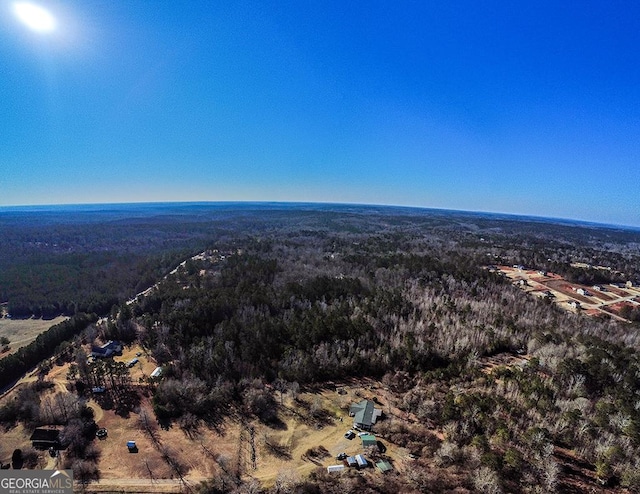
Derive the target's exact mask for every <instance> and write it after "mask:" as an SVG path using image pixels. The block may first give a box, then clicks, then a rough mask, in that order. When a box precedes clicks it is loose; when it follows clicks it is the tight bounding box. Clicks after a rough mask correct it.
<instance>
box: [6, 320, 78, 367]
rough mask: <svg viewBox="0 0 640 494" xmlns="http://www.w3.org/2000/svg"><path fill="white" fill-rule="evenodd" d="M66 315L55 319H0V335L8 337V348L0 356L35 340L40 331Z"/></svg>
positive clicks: (58, 321) (59, 321)
mask: <svg viewBox="0 0 640 494" xmlns="http://www.w3.org/2000/svg"><path fill="white" fill-rule="evenodd" d="M67 319H68V318H67V317H62V316H60V317H56V318H55V319H9V318H6V317H3V318H1V319H0V336H6V337H7V338H9V341H10V342H11V343H9V347H10V350H9V351H8V352H5V353H3V354H0V358H2V357H4V356H6V355H10V354H11V353H13V352H15V351H17V350H18V349H19V348H20V347H23V346H26V345H28V344H29V343H31V342H32V341H33V340H35V339H36V338H37V337H38V335H39V334H40V333H43V332H44V331H46V330H47V329H49V328H50V327H51V326H54V325H56V324H59V323H61V322H62V321H66V320H67Z"/></svg>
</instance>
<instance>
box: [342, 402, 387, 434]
mask: <svg viewBox="0 0 640 494" xmlns="http://www.w3.org/2000/svg"><path fill="white" fill-rule="evenodd" d="M349 415H350V416H352V417H353V426H354V427H358V428H360V429H364V430H366V431H369V430H371V427H373V425H374V424H375V423H376V421H377V420H378V418H380V416H381V415H382V410H381V409H380V408H376V407H375V403H374V402H373V401H371V400H362V401H361V402H359V403H354V404H353V405H351V408H350V409H349Z"/></svg>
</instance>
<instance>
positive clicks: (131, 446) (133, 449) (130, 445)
mask: <svg viewBox="0 0 640 494" xmlns="http://www.w3.org/2000/svg"><path fill="white" fill-rule="evenodd" d="M127 448H128V449H129V453H135V452H137V451H138V446H136V442H135V441H127Z"/></svg>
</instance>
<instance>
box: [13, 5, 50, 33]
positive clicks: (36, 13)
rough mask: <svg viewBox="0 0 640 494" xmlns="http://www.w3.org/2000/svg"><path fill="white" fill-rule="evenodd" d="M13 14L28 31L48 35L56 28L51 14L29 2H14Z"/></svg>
mask: <svg viewBox="0 0 640 494" xmlns="http://www.w3.org/2000/svg"><path fill="white" fill-rule="evenodd" d="M13 12H14V13H15V15H16V17H17V18H18V19H19V20H20V21H21V22H22V23H23V24H24V25H26V26H27V27H28V28H29V29H32V30H33V31H36V32H39V33H48V32H51V31H53V30H54V29H55V28H56V20H55V18H54V17H53V15H51V12H49V11H48V10H46V9H44V8H43V7H40V6H39V5H35V4H33V3H30V2H14V4H13Z"/></svg>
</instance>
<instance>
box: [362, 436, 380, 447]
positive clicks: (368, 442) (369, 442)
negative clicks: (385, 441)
mask: <svg viewBox="0 0 640 494" xmlns="http://www.w3.org/2000/svg"><path fill="white" fill-rule="evenodd" d="M360 439H361V440H362V447H363V448H367V447H369V446H377V445H378V443H377V441H376V436H374V435H373V434H363V435H362V436H360Z"/></svg>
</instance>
